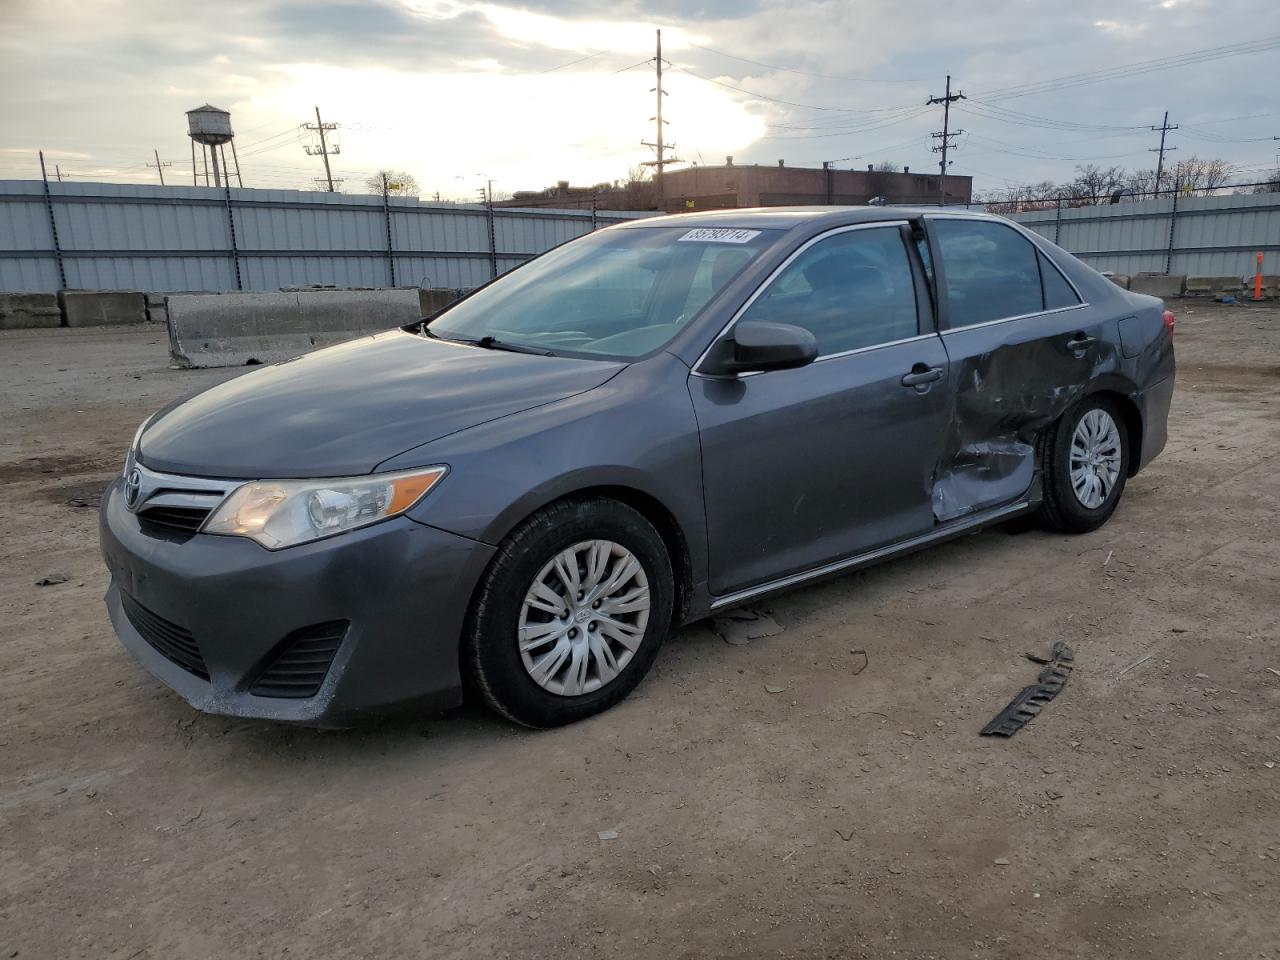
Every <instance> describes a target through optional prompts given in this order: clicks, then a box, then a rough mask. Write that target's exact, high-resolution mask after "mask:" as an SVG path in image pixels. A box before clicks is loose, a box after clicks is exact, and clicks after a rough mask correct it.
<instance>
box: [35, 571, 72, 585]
mask: <svg viewBox="0 0 1280 960" xmlns="http://www.w3.org/2000/svg"><path fill="white" fill-rule="evenodd" d="M68 579H69V578H68V577H64V576H63V575H62V574H60V573H54V574H51V575H49V576H47V577H41V578H40V579H39V580H37V581H36V586H37V587H52V586H53V585H54V584H58V583H66V582H67V580H68Z"/></svg>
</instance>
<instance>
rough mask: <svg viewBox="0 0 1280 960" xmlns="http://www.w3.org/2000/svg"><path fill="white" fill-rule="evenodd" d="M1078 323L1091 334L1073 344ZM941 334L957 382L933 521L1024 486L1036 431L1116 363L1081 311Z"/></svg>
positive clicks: (1031, 468)
mask: <svg viewBox="0 0 1280 960" xmlns="http://www.w3.org/2000/svg"><path fill="white" fill-rule="evenodd" d="M1079 324H1086V326H1085V327H1084V332H1086V333H1087V334H1089V335H1091V336H1093V337H1095V338H1096V339H1095V341H1094V343H1093V344H1092V345H1090V347H1089V348H1088V350H1087V351H1078V352H1073V351H1072V350H1070V349H1069V348H1068V347H1067V346H1066V343H1067V341H1068V340H1070V339H1072V338H1073V337H1074V336H1075V333H1076V332H1077V331H1079V330H1080V329H1081V328H1080V327H1079V326H1077V325H1079ZM943 340H944V343H945V345H946V347H947V353H948V355H949V359H950V363H951V369H952V376H953V378H954V380H953V382H954V385H955V386H954V390H953V394H952V395H953V397H954V401H953V402H954V405H953V407H952V412H951V418H950V423H949V425H948V435H947V438H946V443H945V445H944V447H943V452H942V457H941V459H940V460H939V463H938V469H937V471H936V473H935V475H934V483H933V513H934V517H935V518H936V519H937V521H938V522H939V523H942V522H945V521H947V520H954V519H955V518H957V517H961V516H964V515H965V514H968V513H972V512H974V511H976V510H982V509H985V508H987V507H991V506H995V505H997V504H1001V503H1007V502H1009V501H1012V500H1015V499H1016V498H1018V497H1019V496H1021V495H1022V494H1024V493H1025V492H1026V491H1027V490H1028V489H1029V488H1030V486H1031V483H1032V480H1033V479H1034V476H1035V441H1036V436H1037V435H1038V434H1039V432H1040V431H1041V430H1042V429H1043V428H1044V427H1045V426H1047V425H1048V424H1050V423H1052V422H1053V421H1054V420H1056V419H1057V418H1058V417H1060V416H1061V415H1062V414H1063V413H1064V412H1065V411H1066V410H1067V409H1068V408H1069V407H1070V406H1071V405H1072V404H1074V403H1076V402H1077V401H1078V400H1079V399H1080V398H1081V397H1082V396H1084V394H1085V393H1086V392H1087V390H1088V388H1089V384H1090V383H1091V382H1092V380H1093V379H1094V377H1096V376H1097V375H1098V374H1099V373H1100V372H1102V371H1103V370H1105V369H1115V366H1116V350H1115V347H1114V345H1113V344H1112V343H1110V342H1108V341H1107V339H1106V338H1105V335H1104V330H1103V324H1102V323H1101V322H1098V321H1092V322H1091V321H1090V318H1089V316H1088V315H1081V314H1080V313H1065V314H1056V315H1048V316H1043V317H1034V318H1028V319H1027V320H1020V321H1012V322H1010V323H1003V324H993V325H991V326H987V327H973V328H967V329H960V330H954V331H950V332H949V333H948V334H946V335H945V336H944V338H943Z"/></svg>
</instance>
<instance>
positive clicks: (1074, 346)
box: [1067, 330, 1098, 350]
mask: <svg viewBox="0 0 1280 960" xmlns="http://www.w3.org/2000/svg"><path fill="white" fill-rule="evenodd" d="M1097 342H1098V338H1097V337H1090V336H1086V335H1085V332H1084V331H1083V330H1077V331H1076V333H1075V336H1074V337H1072V338H1071V339H1070V340H1068V341H1067V349H1068V350H1083V349H1084V348H1085V347H1090V346H1093V344H1095V343H1097Z"/></svg>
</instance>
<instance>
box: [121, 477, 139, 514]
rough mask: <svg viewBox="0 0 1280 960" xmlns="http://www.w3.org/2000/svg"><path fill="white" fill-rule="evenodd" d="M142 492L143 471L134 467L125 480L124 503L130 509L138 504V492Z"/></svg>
mask: <svg viewBox="0 0 1280 960" xmlns="http://www.w3.org/2000/svg"><path fill="white" fill-rule="evenodd" d="M141 492H142V472H141V471H140V470H138V468H137V467H134V468H133V469H132V470H130V471H129V476H128V477H126V478H125V481H124V504H125V506H126V507H128V508H129V509H130V510H133V509H136V508H137V506H138V494H139V493H141Z"/></svg>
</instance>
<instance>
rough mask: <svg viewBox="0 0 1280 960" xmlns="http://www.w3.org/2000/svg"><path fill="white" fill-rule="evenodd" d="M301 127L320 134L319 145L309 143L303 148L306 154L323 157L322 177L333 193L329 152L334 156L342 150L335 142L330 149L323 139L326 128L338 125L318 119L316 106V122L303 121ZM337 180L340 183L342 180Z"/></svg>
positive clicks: (318, 112)
mask: <svg viewBox="0 0 1280 960" xmlns="http://www.w3.org/2000/svg"><path fill="white" fill-rule="evenodd" d="M302 129H304V130H310V131H313V132H315V133H318V134H319V135H320V146H319V147H313V146H312V145H311V144H307V145H306V147H305V148H304V149H305V150H306V151H307V156H309V157H311V156H315V155H316V154H319V155H320V156H321V157H322V158H323V159H324V179H325V182H327V183H328V184H329V192H330V193H333V174H332V173H331V172H330V170H329V154H334V155H335V156H336V155H337V154H339V153H341V152H342V148H341V147H339V146H338V145H337V144H334V145H333V148H332V149H330V148H329V143H328V141H327V140H326V139H325V136H324V135H325V132H326V131H328V130H337V129H338V125H337V124H336V123H325V122H324V121H322V120H321V119H320V108H319V107H316V122H315V123H314V124H312V123H304V124H303V125H302ZM317 182H319V181H317ZM338 182H339V183H341V182H342V181H338Z"/></svg>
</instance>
